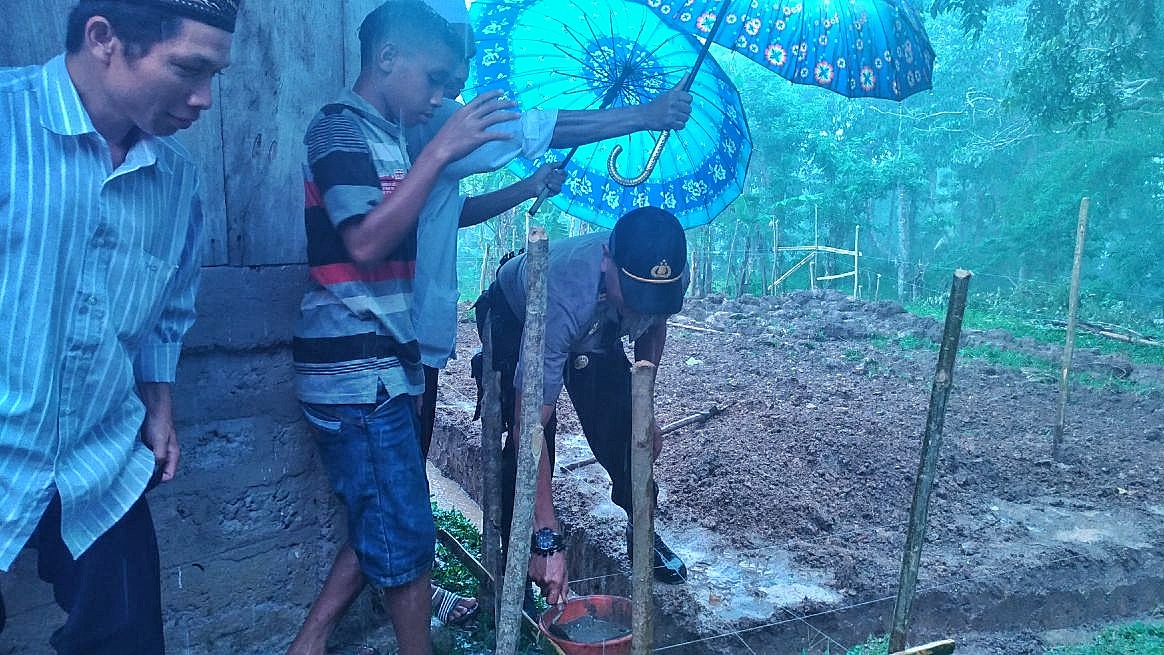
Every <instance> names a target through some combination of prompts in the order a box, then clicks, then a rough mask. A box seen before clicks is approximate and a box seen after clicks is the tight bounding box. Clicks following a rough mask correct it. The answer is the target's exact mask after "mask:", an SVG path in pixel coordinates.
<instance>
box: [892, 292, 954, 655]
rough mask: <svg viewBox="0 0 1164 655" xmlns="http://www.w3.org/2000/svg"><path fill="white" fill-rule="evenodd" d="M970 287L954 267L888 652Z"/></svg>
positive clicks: (911, 567) (910, 571)
mask: <svg viewBox="0 0 1164 655" xmlns="http://www.w3.org/2000/svg"><path fill="white" fill-rule="evenodd" d="M969 287H970V271H963V270H961V269H959V270H957V271H954V282H953V284H952V285H951V287H950V305H949V307H948V308H947V309H946V327H945V330H944V331H943V333H942V346H941V349H940V350H939V351H938V370H937V373H936V374H935V376H934V386H933V389H932V390H931V392H930V409H929V415H928V416H927V417H926V429H925V434H924V436H923V437H922V457H921V462H920V463H919V464H918V470H917V480H916V481H915V483H914V487H913V505H912V506H911V507H910V509H909V530H908V532H907V533H906V537H905V554H904V555H903V556H902V558H901V579H900V583H899V584H898V588H897V602H896V604H895V605H894V607H893V630H892V631H891V632H890V634H889V652H891V653H892V652H896V651H899V650H902V649H903V648H904V647H905V637H906V632H907V631H908V630H909V621H910V617H911V614H912V613H913V596H914V590H915V588H916V586H917V570H918V563H919V562H920V561H921V548H922V541H923V539H924V537H925V531H926V517H927V515H928V513H929V504H930V490H931V489H932V488H933V486H934V473H935V471H936V469H937V467H938V450H939V449H940V448H941V445H942V425H943V423H944V422H945V419H946V401H947V400H949V397H950V387H951V386H953V383H954V359H955V357H956V356H957V354H958V339H959V338H960V337H961V335H962V316H963V315H964V314H965V313H966V293H967V289H969Z"/></svg>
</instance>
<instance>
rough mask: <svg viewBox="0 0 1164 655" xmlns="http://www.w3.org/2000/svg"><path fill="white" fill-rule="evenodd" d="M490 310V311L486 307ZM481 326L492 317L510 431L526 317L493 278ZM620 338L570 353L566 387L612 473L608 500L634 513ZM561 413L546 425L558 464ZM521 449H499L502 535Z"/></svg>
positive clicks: (482, 303) (626, 372)
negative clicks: (596, 348) (596, 349)
mask: <svg viewBox="0 0 1164 655" xmlns="http://www.w3.org/2000/svg"><path fill="white" fill-rule="evenodd" d="M483 309H487V311H482V310H483ZM477 316H478V319H477V320H478V329H479V330H480V329H481V328H482V327H483V326H484V323H483V321H485V320H488V321H489V322H490V327H491V329H492V331H493V367H494V370H497V371H499V372H500V373H501V416H502V423H503V425H504V430H505V431H506V432H511V431H512V427H513V416H514V408H515V407H516V404H517V397H518V394H517V390H516V389H515V388H514V386H513V378H514V372H515V370H516V368H517V359H518V355H519V353H520V349H521V335H522V321H520V320H519V319H518V317H517V316H516V315H514V313H513V310H512V309H511V308H510V306H509V303H508V302H507V301H506V300H505V299H504V297H503V296H502V294H501V290H500V288H499V287H498V286H497V284H496V283H494V284H493V285H492V286H490V287H489V289H488V290H487V291H486V292H485V293H484V294H483V295H482V296H481V299H480V300H478V307H477ZM620 341H621V340H620V339H618V338H615V339H614V340H613V341H612V342H611V343H609V344H606V345H605V348H604V350H603V352H599V353H571V354H570V357H569V358H568V359H567V361H566V367H565V371H564V376H563V377H564V380H565V383H566V392H567V393H568V394H569V396H570V402H571V403H572V404H573V405H574V411H575V413H577V415H578V419H579V421H580V422H581V424H582V432H583V434H584V435H585V437H586V442H587V443H588V444H589V445H590V450H591V451H593V453H594V457H595V459H597V460H598V463H599V464H601V465H602V467H603V468H604V469H606V472H607V474H609V475H610V480H611V483H612V484H611V492H610V499H611V500H612V501H614V503H615V504H616V505H618V506H619V507H621V508H623V510H625V511H626V513H627V517H628V518H629V517H631V516H633V508H632V494H631V471H630V461H631V459H630V453H631V398H630V367H631V363H630V361H629V360H628V359H627V358H626V355H625V354H624V353H623V350H622V344H621V342H620ZM557 424H558V421H557V415H556V414H555V415H552V416H551V417H550V421H549V422H548V423H547V424H546V426H545V429H544V434H545V439H546V448H547V449H548V454H549V458H550V466H551V469H550V471H551V475H553V465H554V443H555V434H556V432H557ZM516 480H517V451H516V449H515V447H514V439H506V441H505V446H504V447H503V448H502V451H501V497H502V501H501V508H502V510H501V520H502V526H501V527H502V534H503V535H508V534H509V526H510V524H511V522H512V519H513V499H514V491H515V489H516V487H517V484H516Z"/></svg>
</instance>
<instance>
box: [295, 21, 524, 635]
mask: <svg viewBox="0 0 1164 655" xmlns="http://www.w3.org/2000/svg"><path fill="white" fill-rule="evenodd" d="M359 38H360V50H361V57H360V59H361V72H360V76H359V78H358V79H357V80H356V84H355V87H354V88H353V89H352V90H351V91H349V92H345V93H344V94H342V95H341V96H340V97H339V98H338V99H337V100H336V101H335V102H332V103H330V104H328V105H325V106H324V107H323V108H322V109H321V110H320V111H319V113H318V114H317V115H316V116H315V118H314V119H313V120H312V122H311V124H310V125H309V126H308V128H307V135H306V137H305V142H306V144H307V169H308V179H307V183H306V204H307V206H306V212H305V221H306V227H307V241H308V254H307V257H308V265H309V267H310V277H311V280H310V282H309V286H308V289H307V291H306V292H305V294H304V298H303V301H302V303H301V305H300V317H299V321H298V322H297V325H296V330H295V340H294V344H293V355H294V359H295V371H296V389H297V394H298V397H299V400H300V401H301V402H302V403H303V411H304V414H305V416H306V418H307V419H308V421H309V422H310V423H311V424H312V425H313V426H314V427H315V428H316V432H317V433H318V444H319V448H320V454H321V458H322V460H323V462H324V466H325V467H326V468H327V469H328V474H329V477H330V478H331V482H332V485H333V487H334V488H335V491H336V493H337V494H338V495H339V496H340V499H341V500H342V501H343V503H344V506H345V509H346V510H347V516H348V543H347V544H345V546H344V547H343V548H342V549H341V550H340V553H339V556H338V558H337V564H336V566H335V567H333V573H334V572H335V571H341V572H346V574H347V575H356V576H359V575H362V576H363V578H364V579H366V580H367V582H368V583H369V584H371V585H372V586H373V587H375V588H376V589H377V590H378V591H379V592H380V593H381V594H382V597H383V599H384V605H385V607H386V608H387V610H388V614H389V616H390V618H391V620H392V623H393V627H394V629H395V632H396V640H397V644H398V645H399V649H400V653H402V655H413V654H417V655H420V654H423V655H427V654H428V653H429V652H430V651H431V640H430V637H429V631H428V625H429V620H428V615H429V609H430V603H431V599H430V593H431V592H430V586H429V569H430V568H431V566H432V558H433V549H434V546H435V530H434V527H433V521H432V512H431V509H430V506H429V500H428V482H427V479H426V477H425V468H424V460H423V458H422V456H421V452H420V441H419V436H418V433H417V430H418V420H417V398H418V396H419V395H420V393H421V391H422V390H423V389H424V377H423V372H422V369H421V365H420V350H419V346H418V342H417V337H416V334H415V331H414V329H413V323H412V317H411V313H410V312H411V309H412V302H413V299H412V282H413V277H414V274H415V269H416V256H417V253H416V229H417V219H418V216H419V214H420V210H421V207H422V206H423V205H424V203H425V200H426V199H427V197H428V195H429V192H430V191H431V190H432V187H433V184H434V183H435V182H436V180H437V178H438V176H439V175H440V173H441V171H442V170H443V169H444V167H445V166H446V165H447V164H448V163H449V162H452V161H455V160H457V159H459V158H461V157H463V156H464V155H465V154H467V153H469V152H470V151H472V150H474V149H475V148H477V147H478V146H480V145H482V144H484V143H487V142H489V141H492V140H495V139H500V138H505V135H504V134H502V133H500V132H494V131H491V130H490V129H489V128H490V127H492V126H494V125H496V124H497V123H500V122H503V121H507V120H512V119H515V118H516V117H517V114H515V113H513V112H510V111H507V110H509V109H511V108H512V107H513V103H512V102H509V101H505V100H502V99H501V98H500V94H499V93H489V94H483V95H482V96H480V97H478V98H477V99H475V100H474V101H473V102H470V103H468V104H467V105H466V106H465V107H464V108H463V109H461V110H459V111H458V112H457V113H456V114H455V115H454V116H452V117H451V118H450V119H449V120H448V121H446V123H445V125H444V127H443V128H442V129H441V130H440V132H438V133H437V134H436V136H435V137H434V138H433V139H432V140H431V141H430V142H429V143H428V144H427V146H426V147H425V148H424V149H423V150H422V151H421V152H420V153H419V154H417V155H416V157H415V160H412V159H410V157H409V154H408V149H407V146H406V144H405V142H404V136H403V130H404V128H406V127H410V126H414V125H417V124H419V123H423V122H425V121H427V120H429V119H430V118H432V116H433V114H434V113H435V112H436V110H437V109H439V108H440V107H441V104H442V100H443V97H444V91H445V86H446V84H447V83H448V80H449V78H450V76H451V75H452V73H453V69H454V68H455V67H456V65H457V64H458V63H459V62H460V61H461V59H462V58H463V56H464V54H463V46H462V44H461V41H460V39H459V38H458V37H457V35H456V34H455V33H454V32H453V31H452V29H451V28H450V27H449V25H448V23H447V22H446V21H445V20H444V19H442V18H441V17H440V16H438V15H437V14H436V13H434V12H433V11H432V10H431V9H430V8H429V7H428V6H427V5H425V4H424V3H422V2H419V0H389V1H388V2H385V3H384V4H383V5H381V6H380V7H378V8H377V9H375V10H373V11H372V12H371V13H370V14H368V16H367V17H366V18H365V20H364V22H363V24H362V25H361V26H360V30H359ZM352 558H354V559H356V560H357V561H358V564H359V566H358V568H357V567H353V566H351V562H350V561H348V560H350V559H352ZM350 583H351V581H350V580H340V579H338V578H337V576H335V575H332V576H329V578H328V580H327V582H326V583H325V588H324V592H323V593H321V595H320V600H319V601H317V604H316V605H317V606H316V607H313V608H312V611H311V613H310V614H309V616H308V619H307V623H306V624H305V625H304V627H303V629H302V630H301V631H300V634H299V636H298V637H297V638H296V640H295V642H294V643H292V645H291V648H290V651H289V652H290V653H296V654H313V655H321V654H322V653H323V652H324V647H325V645H326V644H325V643H324V642H326V638H327V635H328V634H329V633H330V632H331V625H326V626H317V625H315V624H316V622H317V621H321V620H328V621H330V620H331V618H326V617H336V616H338V615H339V614H340V613H341V612H342V607H341V608H330V607H324V606H323V605H326V604H328V603H331V602H340V603H343V602H348V600H349V599H348V598H347V597H346V596H343V595H341V596H340V597H339V598H338V600H337V597H336V596H335V595H334V594H331V593H329V592H328V590H329V588H330V587H332V586H334V585H340V586H343V587H345V588H346V587H348V586H350ZM337 610H338V611H337ZM321 617H323V618H321Z"/></svg>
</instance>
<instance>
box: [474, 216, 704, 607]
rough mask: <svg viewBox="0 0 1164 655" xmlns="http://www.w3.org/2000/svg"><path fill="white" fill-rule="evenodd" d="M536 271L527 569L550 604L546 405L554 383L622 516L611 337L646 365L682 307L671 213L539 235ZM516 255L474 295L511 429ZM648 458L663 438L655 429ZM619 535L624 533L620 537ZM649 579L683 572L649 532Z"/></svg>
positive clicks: (521, 269)
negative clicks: (533, 482)
mask: <svg viewBox="0 0 1164 655" xmlns="http://www.w3.org/2000/svg"><path fill="white" fill-rule="evenodd" d="M548 264H549V267H548V270H547V272H546V284H547V287H546V296H547V300H546V331H545V351H544V352H545V355H544V359H543V361H542V362H539V363H538V364H540V365H541V366H543V375H544V379H543V386H542V402H543V404H542V409H541V422H542V425H543V427H544V430H545V438H546V448H545V449H544V450H543V452H542V455H543V457H542V461H541V464H540V466H539V473H538V482H537V497H536V501H535V503H534V526H533V527H534V536H533V542H532V543H531V549H532V553H533V556H532V557H531V558H530V565H529V573H530V577H531V578H533V580H534V581H535V582H537V583H538V584H539V585H540V586H541V588H542V593H543V594H544V595H545V596H546V599H547V600H548V601H549V602H550V603H557V602H560V601H563V600H565V597H566V593H567V588H566V561H565V555H564V552H563V546H562V544H563V540H562V537H561V534H560V526H559V525H558V520H557V518H556V517H555V516H554V506H553V497H552V492H551V486H550V476H551V475H552V469H553V454H554V432H555V428H556V424H557V421H556V418H555V415H554V406H555V404H556V403H557V400H558V396H559V395H560V394H561V391H562V387H563V386H564V387H565V388H566V391H567V392H568V393H569V395H570V401H571V402H572V403H573V405H574V410H575V411H576V412H577V414H578V419H579V421H580V422H581V424H582V431H583V433H584V434H585V436H586V441H587V442H588V443H589V444H590V449H591V450H592V451H593V452H594V456H595V457H596V458H597V459H598V462H599V463H600V464H602V466H603V468H605V469H606V471H607V473H609V474H610V479H611V482H612V483H613V484H612V487H613V488H612V489H611V500H613V501H614V502H615V504H617V505H618V506H619V507H622V508H623V509H624V510H626V512H627V516H628V517H630V516H631V515H632V504H631V503H632V501H631V476H630V444H631V434H630V429H631V426H630V415H631V407H630V362H628V361H627V358H626V355H625V354H624V353H623V347H622V337H624V336H625V337H627V338H628V339H630V340H631V341H633V342H634V351H635V359H637V360H648V361H651V362H653V363H655V364H656V365H657V364H658V363H659V360H660V359H661V358H662V355H663V345H664V343H665V342H666V339H667V317H669V316H670V315H672V314H675V313H677V312H679V310H680V309H682V307H683V295H684V293H685V291H686V288H687V279H688V276H687V275H686V268H687V240H686V237H685V236H684V234H683V228H682V227H681V226H680V225H679V221H678V220H677V219H676V218H675V217H674V216H673V215H671V214H670V213H668V212H666V211H664V210H662V209H658V208H656V207H642V208H639V209H635V210H633V211H631V212H629V213H627V214H626V215H624V216H623V217H622V218H620V219H619V220H618V222H617V223H616V224H615V227H614V230H613V231H611V232H609V233H605V232H601V233H595V234H588V235H584V236H580V237H574V238H570V239H563V240H561V241H554V242H551V243H550V247H549V262H548ZM526 284H527V273H526V257H525V255H518V256H517V257H514V258H512V259H510V260H509V261H507V262H505V263H504V264H503V265H502V266H501V267H500V268H499V269H498V271H497V280H496V281H495V282H494V283H493V284H492V285H491V286H490V287H489V289H488V290H486V292H485V293H484V294H482V296H481V299H480V300H478V327H479V328H481V327H483V325H484V321H486V320H488V321H489V322H490V326H491V328H492V331H493V348H494V350H493V352H494V355H493V359H494V361H493V364H494V368H495V370H497V371H500V372H501V403H502V404H501V412H502V417H503V419H504V420H505V422H506V428H507V429H508V430H509V434H510V435H511V436H514V435H517V434H518V433H519V431H520V429H519V426H518V425H517V423H518V413H517V412H518V407H517V406H516V405H517V403H516V397H517V389H518V388H520V386H521V379H522V374H523V371H524V370H525V369H526V367H527V366H529V365H530V363H529V362H525V361H523V360H522V359H521V339H522V331H523V330H522V327H523V325H522V323H523V321H524V319H525V311H526V307H525V305H526ZM652 428H653V430H654V432H655V435H656V436H655V454H656V456H657V455H658V453H659V450H660V448H661V446H662V440H661V435H660V433H659V431H658V427H657V426H652ZM515 445H516V444H515V440H514V439H512V438H511V439H507V440H506V444H505V449H504V450H503V452H502V461H503V463H502V469H503V472H502V485H503V488H502V498H503V499H504V501H503V507H502V525H503V529H504V530H505V531H506V532H507V531H508V525H509V523H510V521H511V519H512V515H513V494H514V487H515V478H516V467H517V464H516V462H517V459H516V449H515ZM628 543H629V539H628ZM654 573H655V578H656V579H658V580H660V581H663V582H668V583H672V584H675V583H680V582H683V581H684V580H685V579H686V576H687V569H686V567H685V566H684V565H683V562H682V560H680V559H679V558H678V557H677V556H676V555H675V554H674V553H673V552H672V551H671V549H670V548H668V547H667V546H666V544H664V543H663V541H662V540H661V539H660V538H659V537H658V536H657V535H656V538H655V551H654Z"/></svg>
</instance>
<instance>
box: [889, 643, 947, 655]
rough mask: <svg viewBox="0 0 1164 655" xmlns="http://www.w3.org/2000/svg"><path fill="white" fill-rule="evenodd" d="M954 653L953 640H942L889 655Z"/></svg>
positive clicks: (939, 654) (942, 654)
mask: <svg viewBox="0 0 1164 655" xmlns="http://www.w3.org/2000/svg"><path fill="white" fill-rule="evenodd" d="M953 652H954V640H953V639H943V640H942V641H931V642H930V643H928V644H925V645H922V646H914V647H913V648H907V649H905V650H900V651H897V652H896V653H891V655H950V653H953Z"/></svg>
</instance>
